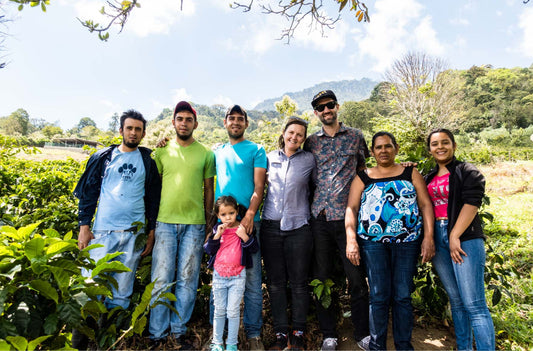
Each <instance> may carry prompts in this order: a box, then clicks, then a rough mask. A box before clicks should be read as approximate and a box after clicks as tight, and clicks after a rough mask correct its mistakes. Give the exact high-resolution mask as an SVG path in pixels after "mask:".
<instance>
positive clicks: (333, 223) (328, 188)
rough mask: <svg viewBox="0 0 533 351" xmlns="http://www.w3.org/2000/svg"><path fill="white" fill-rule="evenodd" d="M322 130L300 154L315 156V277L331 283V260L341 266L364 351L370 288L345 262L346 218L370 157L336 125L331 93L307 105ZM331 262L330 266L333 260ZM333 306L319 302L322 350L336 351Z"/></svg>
mask: <svg viewBox="0 0 533 351" xmlns="http://www.w3.org/2000/svg"><path fill="white" fill-rule="evenodd" d="M311 105H312V106H313V109H314V113H315V115H316V116H317V117H318V118H319V119H320V121H321V122H322V129H321V130H320V131H318V132H316V133H314V134H313V135H311V136H309V138H308V139H307V141H306V142H305V145H304V150H306V151H310V152H311V153H313V155H314V156H315V160H316V164H317V178H316V188H315V192H314V197H313V202H312V205H311V212H312V218H311V231H312V233H313V240H314V247H315V249H314V251H315V253H314V277H315V278H317V279H319V280H321V281H322V282H325V281H326V280H327V279H332V278H333V272H334V267H335V262H334V260H337V261H338V260H340V261H341V263H342V266H343V268H344V272H345V274H346V276H347V278H348V289H349V292H350V304H351V316H352V322H353V325H354V337H355V341H356V343H357V345H358V346H359V347H360V348H361V349H363V350H368V343H369V341H370V337H369V330H368V285H367V283H366V280H365V275H364V271H363V269H362V268H361V266H355V265H353V264H352V263H351V262H350V261H349V260H348V259H347V257H346V232H345V229H344V228H345V227H344V215H345V211H346V204H347V201H348V194H349V190H350V184H351V183H352V180H353V178H354V177H355V174H356V171H357V170H359V169H362V168H365V158H366V157H368V156H369V151H368V147H367V145H366V142H365V139H364V137H363V133H362V132H361V131H360V130H359V129H355V128H350V127H347V126H344V125H343V124H342V123H341V122H339V121H338V120H337V112H338V110H339V107H340V106H339V104H338V102H337V97H336V96H335V94H334V93H333V91H331V90H324V91H321V92H319V93H317V94H316V95H315V96H314V97H313V101H312V102H311ZM332 258H334V260H332ZM333 305H334V304H331V305H330V306H329V307H328V308H324V306H323V305H322V303H321V301H317V317H318V322H319V325H320V330H321V332H322V336H323V343H322V348H321V349H322V350H335V349H336V347H337V331H336V330H335V325H336V324H337V321H336V313H335V311H334V306H333Z"/></svg>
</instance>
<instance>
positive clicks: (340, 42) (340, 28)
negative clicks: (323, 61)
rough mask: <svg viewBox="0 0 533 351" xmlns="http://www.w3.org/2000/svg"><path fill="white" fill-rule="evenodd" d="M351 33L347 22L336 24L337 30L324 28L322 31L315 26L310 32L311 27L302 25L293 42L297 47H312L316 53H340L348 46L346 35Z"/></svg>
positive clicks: (297, 30)
mask: <svg viewBox="0 0 533 351" xmlns="http://www.w3.org/2000/svg"><path fill="white" fill-rule="evenodd" d="M348 32H349V26H348V24H346V21H339V22H337V23H335V28H333V29H329V28H324V32H323V33H322V30H321V29H320V28H319V27H317V26H314V28H312V30H311V31H310V30H309V25H308V24H306V23H302V24H301V25H300V26H299V27H298V28H297V29H296V32H295V34H294V38H293V39H292V42H293V43H294V44H295V45H300V46H304V47H311V48H313V49H314V50H316V51H324V52H340V51H342V50H343V49H344V47H345V46H346V34H347V33H348Z"/></svg>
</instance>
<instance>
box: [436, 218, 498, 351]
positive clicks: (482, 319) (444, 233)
mask: <svg viewBox="0 0 533 351" xmlns="http://www.w3.org/2000/svg"><path fill="white" fill-rule="evenodd" d="M461 248H462V249H463V251H464V252H466V254H467V256H463V260H464V262H463V263H461V264H457V263H454V262H453V261H452V259H451V256H450V244H449V241H448V221H436V222H435V257H433V266H434V267H435V269H436V270H437V273H438V275H439V278H440V280H441V281H442V284H443V285H444V288H445V289H446V292H447V293H448V298H449V299H450V305H451V309H452V318H453V325H454V329H455V337H456V339H457V349H458V350H472V329H473V330H474V336H475V338H476V348H477V350H494V348H495V337H494V324H493V323H492V317H491V316H490V311H489V309H488V307H487V301H486V299H485V283H484V281H483V277H484V271H485V244H484V242H483V239H473V240H467V241H463V242H461Z"/></svg>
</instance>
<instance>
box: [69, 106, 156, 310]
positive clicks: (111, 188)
mask: <svg viewBox="0 0 533 351" xmlns="http://www.w3.org/2000/svg"><path fill="white" fill-rule="evenodd" d="M145 129H146V120H145V119H144V117H143V116H142V115H141V114H140V113H139V112H137V111H134V110H129V111H127V112H124V114H123V115H122V116H121V117H120V135H121V136H122V144H120V145H112V146H110V147H107V148H104V149H102V150H99V151H98V152H96V153H95V154H93V155H92V156H91V157H90V159H89V161H88V162H87V166H86V168H85V172H84V173H83V175H82V176H81V178H80V180H79V182H78V185H77V186H76V189H75V190H74V195H75V196H76V197H77V198H78V199H79V214H78V219H79V225H80V234H79V236H78V247H79V248H80V250H81V249H84V248H85V247H87V246H88V245H90V244H102V245H103V247H99V248H95V249H92V250H91V251H90V255H91V258H92V259H94V260H95V261H97V260H99V259H100V258H102V257H104V256H105V255H106V254H108V253H114V252H123V254H122V255H120V256H118V257H117V258H116V259H117V260H118V261H120V262H122V263H123V264H124V265H125V266H126V267H128V268H129V269H131V271H130V272H123V273H118V274H116V275H115V279H116V280H117V282H118V288H113V297H112V298H107V299H106V301H105V305H106V307H107V308H109V309H111V308H114V307H116V306H121V307H123V308H128V306H129V302H130V301H129V298H130V296H131V294H132V291H133V282H134V278H135V271H136V269H137V265H138V264H139V261H140V259H141V256H145V255H148V254H150V252H151V251H152V246H153V243H154V229H155V223H156V218H157V212H158V209H159V199H160V196H161V179H160V177H159V174H158V172H157V166H156V164H155V162H154V160H152V158H151V157H150V153H151V152H152V151H151V150H150V149H148V148H145V147H139V143H140V142H141V140H142V138H143V137H144V136H145V134H146V130H145ZM97 207H98V208H97ZM95 210H96V216H95V219H94V223H93V226H92V230H91V228H90V224H91V221H92V219H93V216H94V213H95ZM135 222H142V223H146V229H141V230H140V231H137V226H136V225H134V223H135ZM144 230H147V231H148V240H147V244H146V247H145V248H144V250H143V249H142V248H141V249H136V248H135V240H136V238H137V235H138V234H140V233H142V232H144ZM85 273H86V272H85Z"/></svg>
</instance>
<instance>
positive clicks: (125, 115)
mask: <svg viewBox="0 0 533 351" xmlns="http://www.w3.org/2000/svg"><path fill="white" fill-rule="evenodd" d="M127 118H132V119H136V120H138V121H141V122H143V131H145V130H146V120H145V119H144V117H143V115H142V114H141V113H140V112H138V111H135V110H133V109H131V110H128V111H126V112H124V113H123V114H122V116H120V129H123V128H124V121H125V120H126V119H127Z"/></svg>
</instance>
